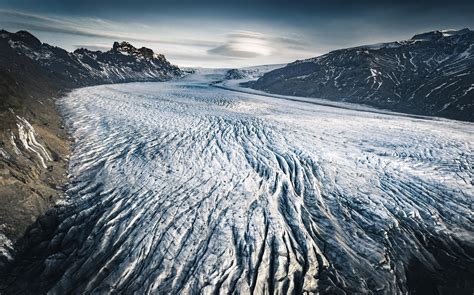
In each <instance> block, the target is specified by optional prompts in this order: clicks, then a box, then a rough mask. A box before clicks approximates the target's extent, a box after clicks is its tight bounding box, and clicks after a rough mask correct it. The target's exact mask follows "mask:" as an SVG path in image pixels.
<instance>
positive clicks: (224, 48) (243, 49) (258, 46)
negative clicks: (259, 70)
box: [207, 31, 272, 58]
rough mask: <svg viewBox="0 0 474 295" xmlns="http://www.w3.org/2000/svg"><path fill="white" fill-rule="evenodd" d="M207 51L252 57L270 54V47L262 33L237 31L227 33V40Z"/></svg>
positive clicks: (223, 54) (224, 54) (229, 55)
mask: <svg viewBox="0 0 474 295" xmlns="http://www.w3.org/2000/svg"><path fill="white" fill-rule="evenodd" d="M207 52H208V53H209V54H217V55H222V56H227V57H240V58H253V57H258V56H268V55H270V54H271V52H272V48H271V46H270V44H269V42H268V40H267V39H266V38H265V37H264V36H263V34H260V33H257V32H249V31H239V32H232V33H229V34H227V41H226V42H225V43H224V44H221V45H219V46H217V47H214V48H212V49H209V50H208V51H207Z"/></svg>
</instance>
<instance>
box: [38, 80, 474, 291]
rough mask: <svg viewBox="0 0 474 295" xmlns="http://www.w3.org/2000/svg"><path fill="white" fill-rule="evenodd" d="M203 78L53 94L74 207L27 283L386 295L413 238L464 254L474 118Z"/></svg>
mask: <svg viewBox="0 0 474 295" xmlns="http://www.w3.org/2000/svg"><path fill="white" fill-rule="evenodd" d="M204 72H205V73H204ZM203 73H204V74H203ZM219 73H220V74H222V73H221V72H219ZM219 73H217V74H216V75H218V74H219ZM203 76H206V77H207V78H206V77H203ZM210 77H214V76H213V73H211V71H209V72H206V71H201V74H199V73H198V74H194V75H191V76H189V77H187V78H186V79H185V80H183V81H174V82H166V83H131V84H118V85H107V86H97V87H88V88H82V89H78V90H75V91H73V92H72V93H71V94H70V95H68V96H67V97H65V98H64V99H63V101H62V103H61V105H62V108H63V109H64V112H65V115H66V118H67V122H68V124H69V125H70V128H71V131H72V135H73V136H74V138H75V140H76V144H75V147H74V152H73V156H72V158H71V171H70V173H71V175H70V177H71V182H70V185H69V189H68V195H69V198H68V204H67V205H66V206H64V208H65V209H64V210H62V211H60V215H59V219H60V220H61V222H60V225H59V226H58V228H57V230H56V231H55V234H54V238H53V239H52V240H51V242H50V245H49V247H48V249H50V250H49V254H48V255H49V256H48V257H46V258H45V260H44V266H45V268H44V270H43V271H42V274H41V275H40V276H38V277H37V279H38V280H42V281H43V282H48V290H50V291H51V292H52V293H58V294H60V293H68V292H73V293H82V292H85V293H90V292H117V293H127V294H129V293H132V292H138V293H140V294H143V293H160V294H161V293H173V294H179V293H205V294H209V293H213V292H221V293H227V292H239V293H242V294H247V293H251V292H254V293H258V294H260V293H273V292H279V293H283V294H286V293H289V292H292V291H295V292H296V293H300V292H302V291H308V292H316V291H317V290H326V291H327V292H335V291H337V290H345V291H346V292H349V293H365V292H381V293H389V294H393V293H397V292H406V277H405V268H406V267H407V265H408V263H409V262H410V259H411V258H412V257H418V258H419V260H421V261H422V262H423V263H425V264H430V263H432V260H433V258H432V257H431V256H430V255H429V254H428V252H427V251H426V249H425V248H426V247H425V246H426V245H425V244H424V242H423V239H420V236H423V237H438V238H443V239H446V240H447V241H450V242H453V241H454V242H453V243H459V244H460V243H467V244H469V245H471V246H472V232H473V223H472V221H473V210H472V198H473V195H474V189H473V186H472V183H473V170H472V163H473V154H472V150H473V139H474V137H473V125H472V124H470V123H461V122H456V121H449V120H426V119H416V118H410V117H404V116H398V115H396V114H379V113H374V112H366V111H363V110H348V109H343V108H334V107H328V106H321V105H314V104H309V103H305V102H297V101H290V100H284V99H281V98H274V97H268V96H262V95H258V94H250V93H241V92H236V91H229V90H225V89H221V88H216V87H210V86H209V85H208V82H210V81H209V79H210ZM55 249H56V250H55ZM58 274H59V275H58Z"/></svg>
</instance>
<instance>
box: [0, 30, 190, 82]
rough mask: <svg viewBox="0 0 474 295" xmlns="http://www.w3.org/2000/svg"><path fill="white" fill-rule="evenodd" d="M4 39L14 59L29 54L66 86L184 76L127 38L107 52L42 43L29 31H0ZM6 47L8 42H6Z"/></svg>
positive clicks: (2, 39) (166, 62)
mask: <svg viewBox="0 0 474 295" xmlns="http://www.w3.org/2000/svg"><path fill="white" fill-rule="evenodd" d="M0 42H2V43H7V44H8V46H9V47H10V49H11V52H3V51H2V52H0V53H1V54H7V53H8V54H10V55H11V57H12V60H11V62H12V63H14V62H15V59H18V58H17V56H18V55H22V56H26V57H27V58H29V59H30V60H31V62H32V63H33V64H35V65H36V66H38V67H39V68H41V69H42V70H43V71H44V75H46V76H48V77H50V78H51V79H53V80H55V81H56V80H57V82H58V83H61V84H62V85H64V86H69V87H77V86H87V85H95V84H104V83H118V82H131V81H163V80H169V79H172V78H176V77H180V76H181V74H182V73H181V71H180V70H179V68H178V67H176V66H173V65H171V64H170V63H169V62H168V61H167V60H166V59H165V57H164V56H163V55H161V54H156V53H154V52H153V51H152V50H151V49H148V48H145V47H142V48H135V47H133V46H132V45H131V44H129V43H127V42H121V43H118V42H115V43H114V44H113V47H112V49H111V50H109V51H106V52H101V51H90V50H87V49H77V50H76V51H74V52H67V51H65V50H64V49H61V48H59V47H55V46H51V45H49V44H46V43H41V41H40V40H38V39H37V38H36V37H34V36H33V35H31V34H30V33H28V32H26V31H19V32H17V33H9V32H7V31H3V30H2V31H0ZM3 47H6V46H3Z"/></svg>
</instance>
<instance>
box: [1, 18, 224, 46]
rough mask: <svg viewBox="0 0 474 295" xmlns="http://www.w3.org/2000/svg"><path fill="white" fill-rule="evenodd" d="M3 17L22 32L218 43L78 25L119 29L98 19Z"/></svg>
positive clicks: (166, 42)
mask: <svg viewBox="0 0 474 295" xmlns="http://www.w3.org/2000/svg"><path fill="white" fill-rule="evenodd" d="M2 15H3V16H5V18H4V19H3V20H0V23H7V24H10V25H14V26H17V27H21V28H22V29H24V30H32V31H40V32H48V33H60V34H68V35H75V36H82V37H96V38H106V39H111V40H114V41H122V40H126V41H129V42H146V43H155V44H165V45H179V46H198V47H206V48H209V47H213V46H217V45H218V43H217V42H215V41H209V40H199V39H176V40H174V39H153V38H149V37H139V36H136V34H133V35H131V34H128V33H125V32H121V31H108V30H101V31H99V30H95V29H91V28H88V27H86V26H84V25H82V24H80V23H88V24H89V25H90V26H97V27H102V28H103V27H120V26H123V25H122V24H120V23H112V22H109V21H106V20H103V19H99V18H87V19H79V20H78V22H72V21H67V20H63V19H60V18H53V17H46V16H42V15H37V14H31V13H25V12H20V11H13V10H3V9H0V16H2Z"/></svg>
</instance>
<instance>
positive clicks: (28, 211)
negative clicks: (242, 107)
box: [0, 30, 182, 293]
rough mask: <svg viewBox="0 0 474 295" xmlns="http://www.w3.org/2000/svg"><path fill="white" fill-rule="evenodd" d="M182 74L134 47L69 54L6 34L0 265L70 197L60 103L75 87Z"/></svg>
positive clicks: (0, 83) (1, 59) (0, 108)
mask: <svg viewBox="0 0 474 295" xmlns="http://www.w3.org/2000/svg"><path fill="white" fill-rule="evenodd" d="M181 75H182V71H181V70H180V69H179V68H178V67H176V66H174V65H171V64H170V63H169V62H168V61H167V60H166V58H165V57H164V56H163V55H161V54H156V53H154V52H153V51H152V50H151V49H148V48H145V47H142V48H135V47H133V46H132V45H131V44H129V43H127V42H121V43H118V42H116V43H114V44H113V47H112V48H111V49H110V50H109V51H106V52H101V51H90V50H87V49H78V50H76V51H74V52H67V51H66V50H64V49H61V48H59V47H55V46H51V45H49V44H46V43H42V42H41V41H40V40H38V38H36V37H35V36H33V35H32V34H30V33H28V32H26V31H19V32H16V33H10V32H7V31H4V30H0V98H1V99H0V266H1V265H2V263H5V261H8V260H9V259H10V258H11V256H10V254H9V252H11V250H12V249H13V243H14V242H15V240H16V239H17V238H19V237H20V236H21V235H22V234H23V232H24V231H25V229H26V228H27V227H28V226H29V225H30V224H31V223H32V222H33V221H34V220H35V219H36V218H37V217H38V216H40V215H43V214H44V213H45V212H47V211H48V209H49V208H51V206H52V205H53V204H55V202H56V201H57V200H60V199H61V198H60V196H61V195H62V194H63V189H62V187H61V186H62V185H63V184H64V183H65V182H66V180H67V174H66V171H67V167H68V154H69V144H70V140H69V136H68V134H67V131H66V128H65V126H63V123H62V122H63V121H62V118H61V116H60V115H59V112H58V110H57V107H56V99H55V98H56V97H61V96H63V95H64V94H65V93H66V92H67V91H69V90H70V89H73V88H76V87H82V86H90V85H98V84H108V83H121V82H133V81H164V80H169V79H173V78H177V77H180V76H181ZM0 293H1V291H0Z"/></svg>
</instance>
